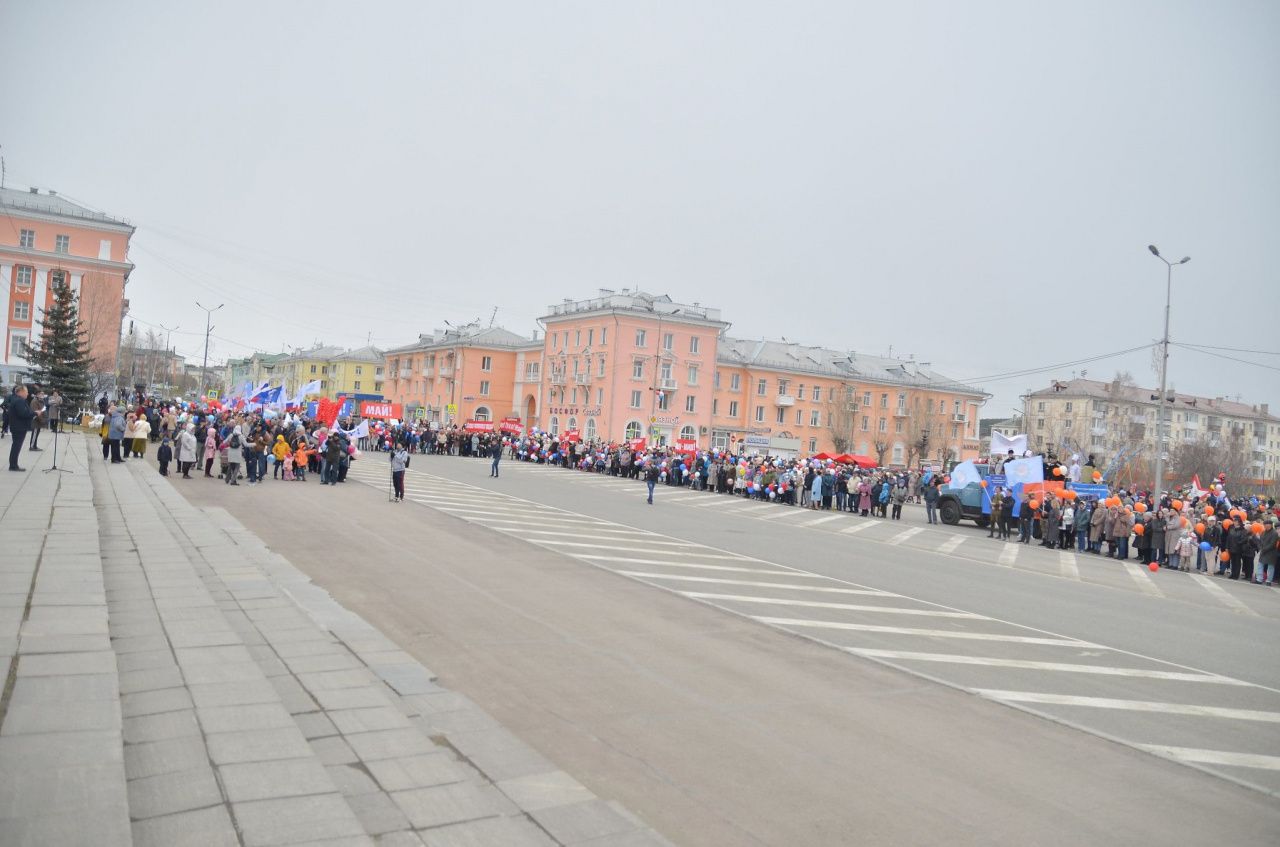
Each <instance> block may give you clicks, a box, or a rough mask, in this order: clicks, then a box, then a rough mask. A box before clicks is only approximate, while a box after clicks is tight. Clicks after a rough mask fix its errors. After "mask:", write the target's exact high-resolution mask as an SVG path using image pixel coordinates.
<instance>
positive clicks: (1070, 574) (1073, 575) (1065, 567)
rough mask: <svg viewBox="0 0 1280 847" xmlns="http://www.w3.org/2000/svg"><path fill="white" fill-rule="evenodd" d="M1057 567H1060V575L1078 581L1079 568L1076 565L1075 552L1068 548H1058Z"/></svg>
mask: <svg viewBox="0 0 1280 847" xmlns="http://www.w3.org/2000/svg"><path fill="white" fill-rule="evenodd" d="M1058 567H1059V568H1061V569H1062V575H1063V576H1064V577H1066V578H1067V579H1074V580H1075V581H1076V582H1079V581H1080V568H1079V567H1078V566H1077V565H1076V554H1075V553H1072V552H1071V551H1069V550H1060V551H1059V552H1058Z"/></svg>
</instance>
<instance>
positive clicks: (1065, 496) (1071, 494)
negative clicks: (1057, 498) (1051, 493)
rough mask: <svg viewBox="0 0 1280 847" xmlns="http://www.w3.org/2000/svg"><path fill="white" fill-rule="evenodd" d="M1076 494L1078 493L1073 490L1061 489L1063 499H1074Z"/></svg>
mask: <svg viewBox="0 0 1280 847" xmlns="http://www.w3.org/2000/svg"><path fill="white" fill-rule="evenodd" d="M1078 496H1079V495H1078V494H1076V493H1075V492H1074V491H1063V492H1062V499H1064V500H1074V499H1076V497H1078Z"/></svg>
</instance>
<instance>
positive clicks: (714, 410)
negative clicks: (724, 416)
mask: <svg viewBox="0 0 1280 847" xmlns="http://www.w3.org/2000/svg"><path fill="white" fill-rule="evenodd" d="M718 414H720V401H719V400H717V399H716V398H714V397H712V398H711V415H712V417H715V416H716V415H718Z"/></svg>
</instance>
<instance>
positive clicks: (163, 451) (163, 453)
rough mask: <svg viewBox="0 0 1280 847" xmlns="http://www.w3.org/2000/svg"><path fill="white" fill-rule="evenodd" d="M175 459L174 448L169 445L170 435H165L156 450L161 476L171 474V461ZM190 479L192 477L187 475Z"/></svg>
mask: <svg viewBox="0 0 1280 847" xmlns="http://www.w3.org/2000/svg"><path fill="white" fill-rule="evenodd" d="M171 461H173V448H172V447H170V446H169V436H167V435H166V436H165V437H164V440H163V441H161V442H160V448H159V449H158V450H156V462H158V463H159V464H160V476H168V475H169V462H171ZM187 479H190V477H187Z"/></svg>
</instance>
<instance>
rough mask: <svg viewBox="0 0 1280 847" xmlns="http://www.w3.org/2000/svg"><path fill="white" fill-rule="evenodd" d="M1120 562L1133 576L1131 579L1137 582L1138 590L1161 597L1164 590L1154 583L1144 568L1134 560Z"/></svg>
mask: <svg viewBox="0 0 1280 847" xmlns="http://www.w3.org/2000/svg"><path fill="white" fill-rule="evenodd" d="M1120 564H1122V565H1124V569H1125V570H1126V571H1127V572H1128V573H1129V576H1131V577H1133V581H1134V582H1135V583H1137V585H1138V590H1139V591H1141V592H1143V593H1144V594H1150V595H1151V596H1152V597H1163V596H1164V592H1163V591H1161V590H1160V587H1159V586H1158V585H1156V583H1155V580H1153V579H1152V578H1151V574H1149V573H1148V572H1147V570H1146V568H1144V567H1142V566H1141V565H1139V564H1137V563H1136V562H1130V561H1124V562H1121V563H1120Z"/></svg>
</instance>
